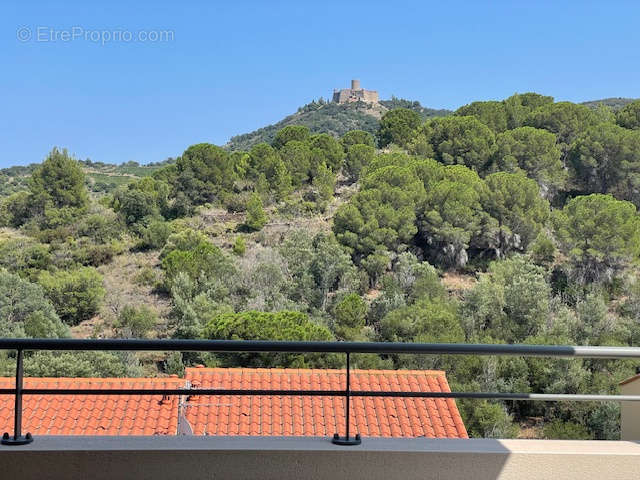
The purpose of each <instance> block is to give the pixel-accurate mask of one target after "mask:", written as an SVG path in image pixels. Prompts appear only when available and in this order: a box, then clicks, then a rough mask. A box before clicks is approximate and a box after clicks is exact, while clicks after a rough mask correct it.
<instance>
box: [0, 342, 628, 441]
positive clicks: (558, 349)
mask: <svg viewBox="0 0 640 480" xmlns="http://www.w3.org/2000/svg"><path fill="white" fill-rule="evenodd" d="M0 350H15V351H16V352H17V356H16V377H15V378H16V384H15V388H5V389H0V395H14V396H15V411H14V414H15V418H14V433H13V435H10V434H9V433H5V434H4V436H3V438H2V444H5V445H24V444H26V443H30V442H31V441H32V440H33V438H32V436H31V434H29V433H27V434H26V435H25V436H23V435H22V397H23V395H31V394H34V395H35V394H40V395H228V396H232V395H252V396H255V395H260V396H270V395H291V396H343V397H345V401H346V402H345V403H346V405H345V420H346V422H345V432H346V435H345V436H344V437H340V436H339V435H338V434H337V433H336V434H335V435H334V438H333V442H334V443H336V444H338V445H357V444H359V443H360V436H359V435H356V436H355V437H351V436H350V432H349V428H350V423H349V418H350V406H349V404H350V400H351V397H410V398H472V399H473V398H474V399H499V400H539V401H618V402H620V401H640V395H591V394H540V393H512V392H507V393H501V392H416V391H358V390H356V391H353V390H351V367H350V358H351V354H358V353H377V354H386V355H393V354H418V355H509V356H525V357H551V358H554V357H555V358H572V357H578V358H592V359H631V358H640V347H602V346H568V345H508V344H465V343H397V342H396V343H392V342H295V341H292V342H289V341H263V340H186V339H172V340H143V339H49V338H1V339H0ZM35 350H56V351H60V350H67V351H178V352H215V353H223V352H261V353H268V352H272V353H275V352H280V353H343V354H345V355H346V372H345V374H346V388H345V389H344V390H276V389H274V390H238V389H211V388H198V389H193V388H183V389H109V390H107V389H81V388H78V389H69V388H65V389H46V388H24V386H23V379H24V369H23V362H24V352H25V351H35Z"/></svg>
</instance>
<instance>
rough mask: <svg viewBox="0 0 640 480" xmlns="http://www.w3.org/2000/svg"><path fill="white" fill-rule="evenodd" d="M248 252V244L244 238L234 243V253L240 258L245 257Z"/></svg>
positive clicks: (239, 238)
mask: <svg viewBox="0 0 640 480" xmlns="http://www.w3.org/2000/svg"><path fill="white" fill-rule="evenodd" d="M246 251H247V243H246V242H245V240H244V237H242V236H240V237H238V238H236V241H235V242H234V243H233V253H235V254H236V255H238V256H239V257H242V256H244V254H245V253H246Z"/></svg>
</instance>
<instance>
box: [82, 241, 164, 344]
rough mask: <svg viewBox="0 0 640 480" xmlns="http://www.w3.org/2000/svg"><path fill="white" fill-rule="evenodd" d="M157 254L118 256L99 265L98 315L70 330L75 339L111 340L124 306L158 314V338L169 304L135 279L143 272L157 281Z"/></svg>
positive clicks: (145, 253)
mask: <svg viewBox="0 0 640 480" xmlns="http://www.w3.org/2000/svg"><path fill="white" fill-rule="evenodd" d="M158 254H159V253H158V252H136V253H130V252H127V253H125V254H123V255H118V256H117V257H115V258H114V259H113V261H112V262H111V263H109V264H108V265H102V266H101V267H99V268H98V271H99V272H100V273H101V274H102V275H103V276H104V282H103V284H104V288H105V290H106V295H105V298H104V302H103V305H102V308H101V310H100V313H99V314H98V315H96V316H95V317H93V318H91V319H89V320H86V321H84V322H82V323H81V324H79V325H77V326H75V327H73V328H72V335H73V337H75V338H88V337H98V338H109V337H113V324H114V321H115V320H116V318H117V317H118V314H119V313H120V311H121V310H122V308H124V307H125V306H127V305H130V306H134V307H139V306H142V305H145V306H147V307H148V308H150V309H151V310H153V311H155V312H156V313H157V314H158V317H159V319H160V322H159V324H158V325H157V329H156V332H154V333H155V335H156V336H158V335H162V334H163V332H164V330H165V329H166V322H167V317H168V315H169V311H170V308H171V305H170V300H169V298H168V297H166V296H165V295H162V294H158V293H156V292H154V290H153V286H152V285H145V284H141V282H140V281H139V280H137V279H138V278H139V275H140V273H141V272H143V271H145V270H146V271H147V272H149V271H150V272H152V273H153V274H154V275H155V276H156V278H161V271H160V268H159V266H158Z"/></svg>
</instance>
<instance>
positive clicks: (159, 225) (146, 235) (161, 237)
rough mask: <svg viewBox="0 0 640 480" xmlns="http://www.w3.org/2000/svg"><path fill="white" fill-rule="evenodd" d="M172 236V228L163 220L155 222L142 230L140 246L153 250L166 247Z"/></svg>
mask: <svg viewBox="0 0 640 480" xmlns="http://www.w3.org/2000/svg"><path fill="white" fill-rule="evenodd" d="M170 235H171V226H170V225H169V224H168V223H167V222H163V221H162V220H155V221H153V222H151V223H150V224H149V226H148V227H145V228H144V229H143V230H142V238H141V240H140V246H141V247H142V248H149V249H153V250H157V249H160V248H162V247H164V245H165V243H167V239H168V238H169V236H170Z"/></svg>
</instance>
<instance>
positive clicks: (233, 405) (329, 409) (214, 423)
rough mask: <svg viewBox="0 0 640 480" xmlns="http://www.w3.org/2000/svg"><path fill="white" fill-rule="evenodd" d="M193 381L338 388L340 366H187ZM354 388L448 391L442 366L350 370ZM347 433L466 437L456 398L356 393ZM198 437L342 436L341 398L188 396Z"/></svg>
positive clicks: (197, 383)
mask: <svg viewBox="0 0 640 480" xmlns="http://www.w3.org/2000/svg"><path fill="white" fill-rule="evenodd" d="M185 376H186V378H187V380H189V381H191V383H192V386H193V387H195V388H197V387H198V386H199V387H200V388H222V389H256V390H260V389H301V390H343V389H344V388H345V381H346V380H345V379H346V375H345V372H344V370H296V369H241V368H238V369H233V368H187V370H186V374H185ZM351 388H352V390H374V391H385V390H387V391H389V390H391V391H422V392H448V391H450V390H449V385H448V383H447V379H446V377H445V374H444V372H442V371H414V370H398V371H393V370H354V371H353V372H352V374H351ZM351 405H352V411H351V412H352V416H351V419H352V421H351V431H352V433H360V434H361V435H363V436H365V437H431V438H433V437H435V438H468V436H467V431H466V429H465V427H464V425H463V423H462V418H461V417H460V413H459V412H458V408H457V406H456V403H455V400H453V399H425V398H382V397H353V398H352V400H351ZM184 407H185V408H184V410H185V415H186V418H187V420H188V421H189V423H190V424H191V427H192V429H193V433H194V434H196V435H284V436H290V435H294V436H299V435H303V436H331V435H333V434H334V433H336V432H338V433H340V434H344V431H343V430H344V422H345V417H344V411H345V410H344V399H343V397H307V396H297V397H292V396H249V395H247V396H224V395H223V396H219V395H217V396H213V395H198V396H195V397H192V398H190V399H187V402H186V405H185V406H184Z"/></svg>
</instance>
